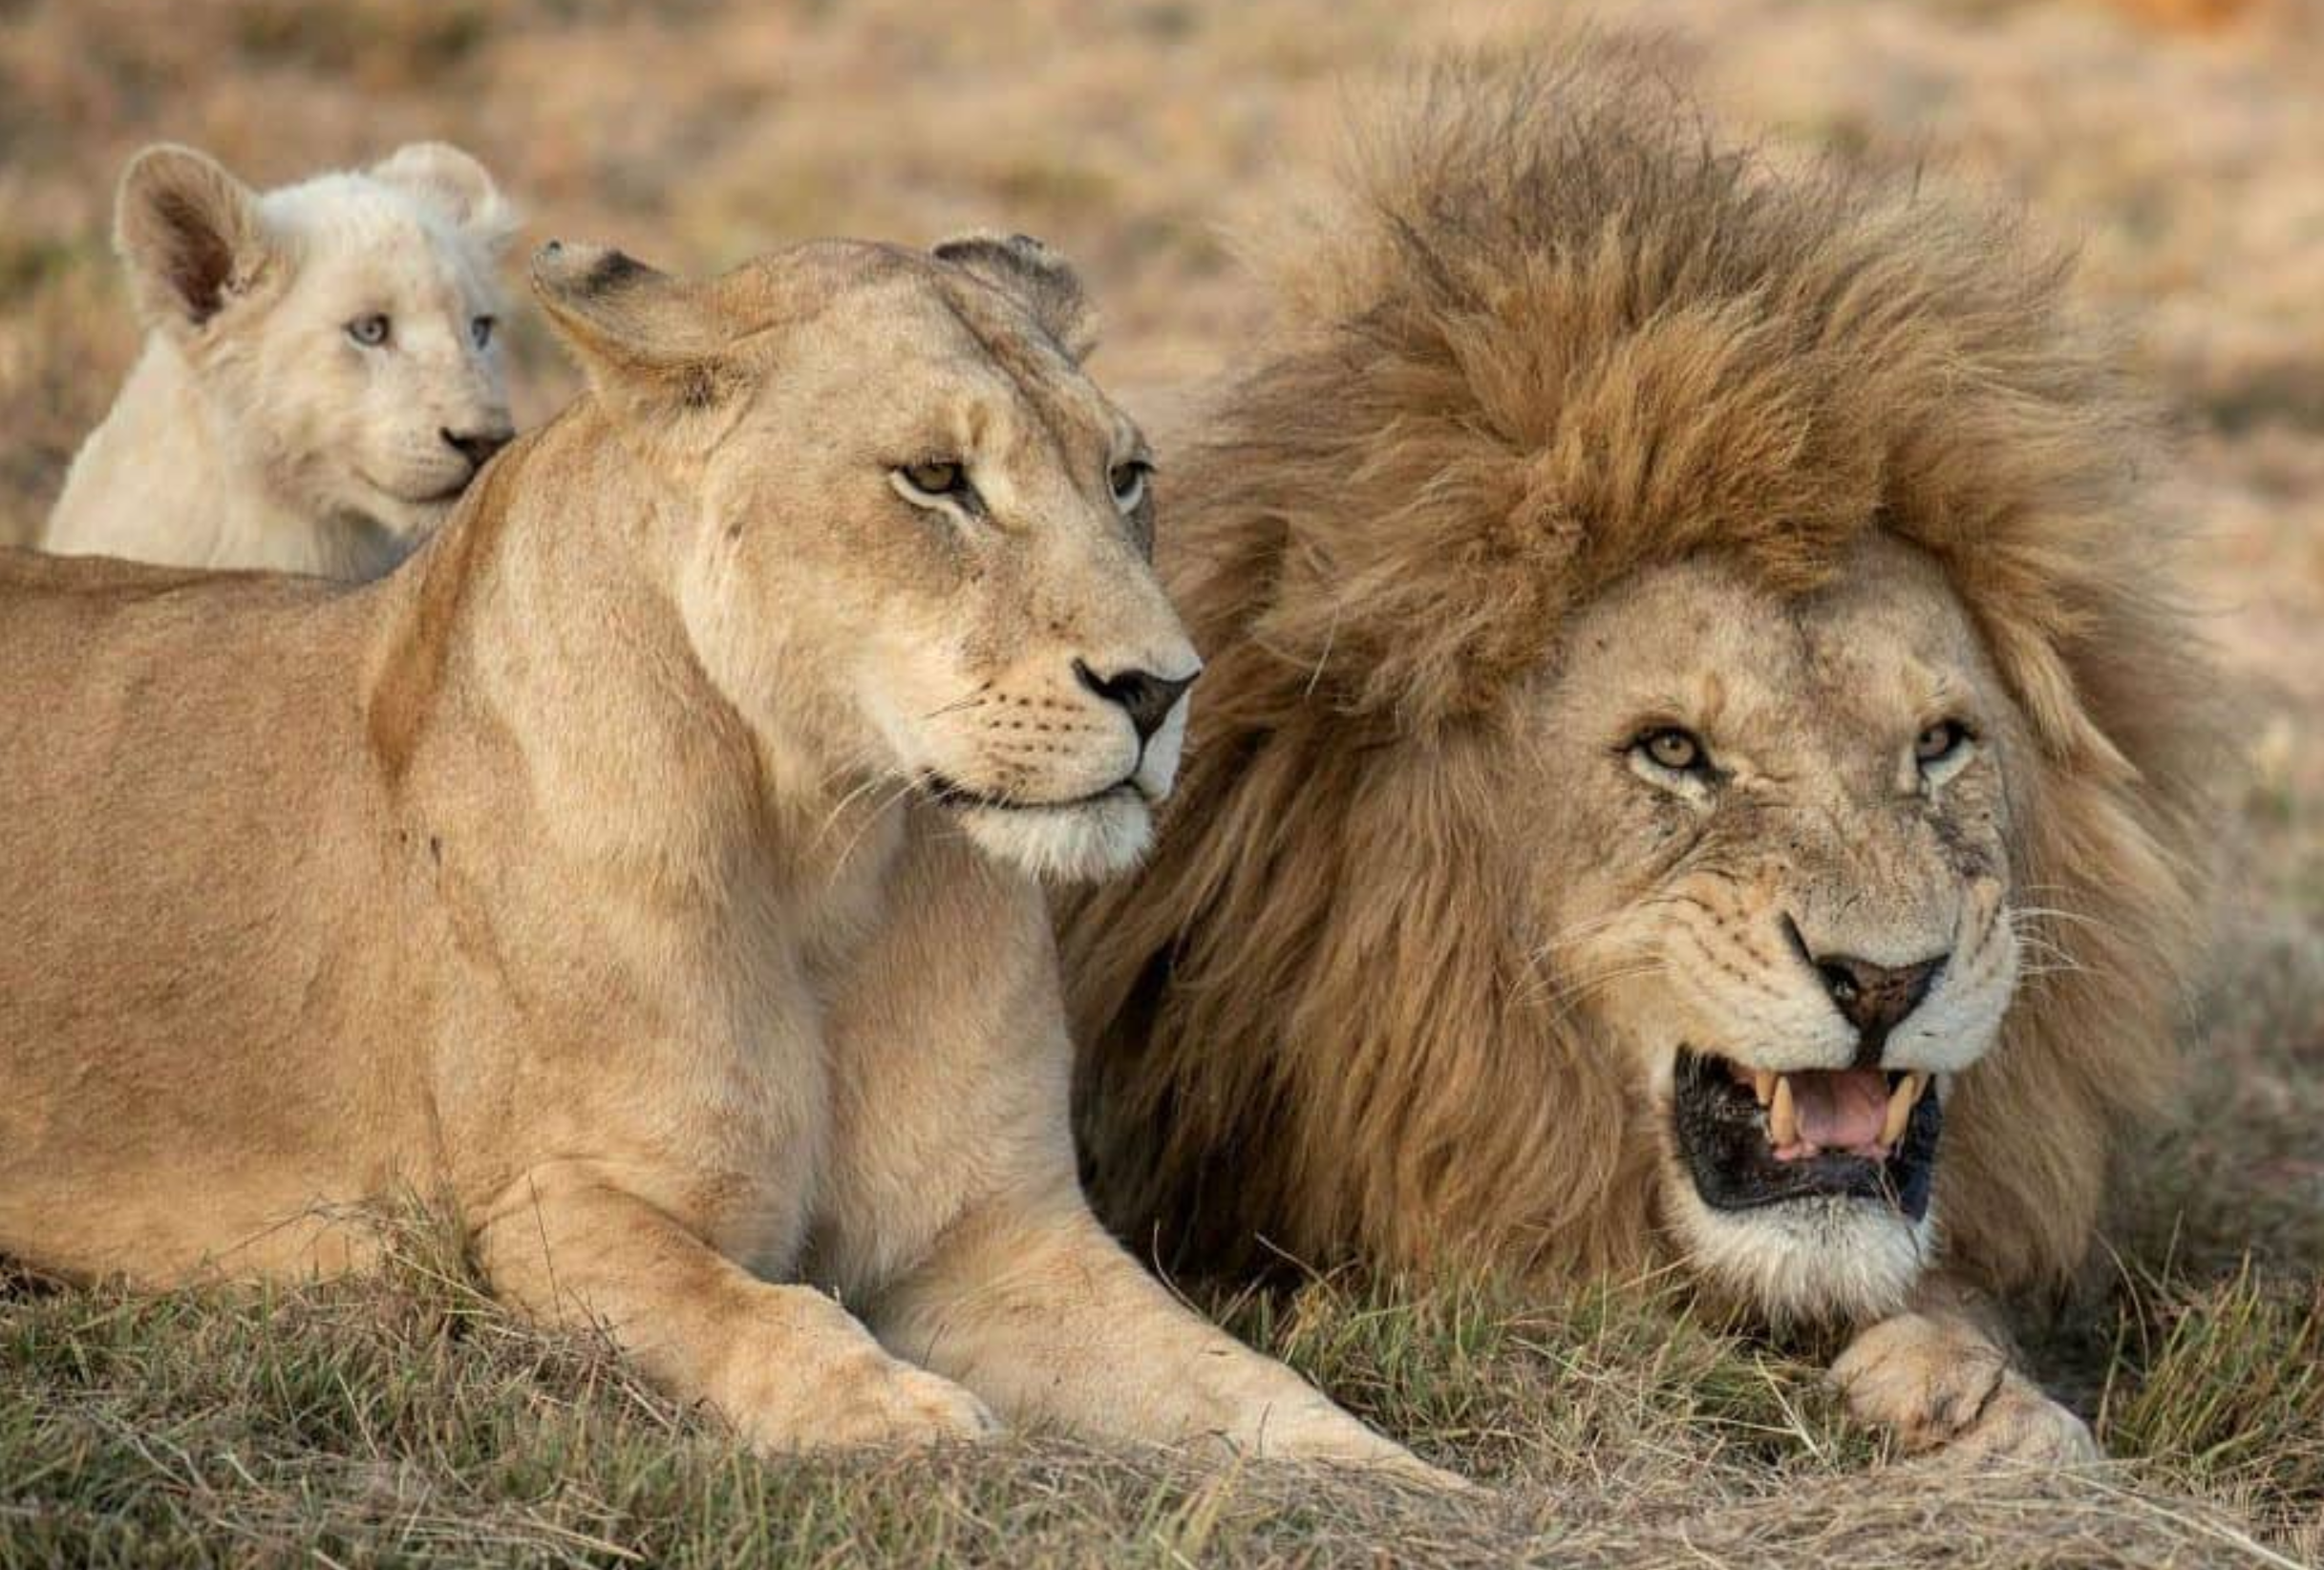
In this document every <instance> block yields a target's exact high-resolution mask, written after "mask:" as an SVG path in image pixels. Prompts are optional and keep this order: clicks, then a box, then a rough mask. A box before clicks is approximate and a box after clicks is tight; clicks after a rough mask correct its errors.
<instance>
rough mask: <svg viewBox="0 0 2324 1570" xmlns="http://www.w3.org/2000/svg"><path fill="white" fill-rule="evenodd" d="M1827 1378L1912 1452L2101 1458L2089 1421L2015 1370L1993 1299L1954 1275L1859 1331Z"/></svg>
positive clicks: (2064, 1461) (2063, 1460)
mask: <svg viewBox="0 0 2324 1570" xmlns="http://www.w3.org/2000/svg"><path fill="white" fill-rule="evenodd" d="M1831 1377H1832V1382H1833V1384H1834V1385H1836V1386H1837V1387H1838V1388H1839V1390H1840V1392H1841V1394H1842V1396H1843V1397H1844V1399H1845V1401H1846V1402H1847V1406H1848V1411H1850V1412H1851V1413H1853V1414H1854V1415H1855V1416H1856V1417H1857V1418H1858V1419H1859V1420H1860V1421H1862V1422H1866V1423H1869V1424H1872V1425H1874V1426H1875V1427H1878V1428H1883V1429H1887V1430H1888V1431H1889V1432H1892V1433H1894V1434H1895V1435H1896V1436H1897V1438H1898V1440H1899V1441H1900V1442H1901V1443H1902V1444H1903V1445H1904V1447H1905V1449H1906V1450H1907V1451H1908V1452H1910V1453H1943V1454H1944V1455H1945V1456H1947V1457H1949V1458H1960V1459H1974V1458H1977V1457H1981V1456H1988V1455H1997V1456H2007V1457H2010V1458H2013V1459H2016V1460H2022V1461H2035V1462H2042V1463H2047V1464H2052V1465H2061V1466H2062V1465H2073V1464H2076V1463H2079V1462H2085V1461H2092V1460H2096V1459H2097V1458H2098V1455H2099V1450H2098V1445H2097V1442H2096V1441H2095V1440H2093V1439H2092V1438H2091V1435H2090V1429H2089V1426H2088V1425H2087V1424H2085V1423H2084V1422H2083V1421H2082V1420H2081V1419H2080V1418H2079V1417H2077V1416H2076V1415H2075V1414H2074V1413H2073V1412H2071V1411H2067V1410H2066V1408H2065V1407H2063V1406H2061V1405H2060V1404H2058V1403H2057V1401H2055V1400H2053V1399H2052V1398H2051V1397H2050V1396H2049V1395H2048V1394H2047V1393H2046V1392H2044V1391H2043V1390H2042V1389H2041V1387H2040V1386H2038V1385H2036V1384H2035V1383H2034V1381H2033V1380H2032V1379H2030V1378H2028V1377H2027V1376H2026V1375H2025V1373H2024V1372H2023V1371H2022V1370H2021V1369H2019V1368H2017V1366H2016V1363H2015V1355H2014V1353H2013V1351H2012V1348H2011V1347H2010V1344H2009V1339H2008V1336H2007V1334H2006V1333H2005V1332H2004V1330H2003V1329H2002V1326H2001V1323H2000V1316H1999V1314H1998V1313H1997V1312H1996V1311H1995V1309H1994V1305H1992V1304H1991V1303H1990V1302H1988V1301H1987V1300H1985V1299H1984V1298H1983V1296H1982V1295H1980V1294H1978V1293H1977V1292H1975V1291H1973V1290H1972V1289H1970V1288H1968V1287H1966V1286H1963V1285H1961V1284H1958V1283H1956V1282H1951V1281H1949V1280H1946V1279H1943V1278H1938V1279H1936V1280H1933V1281H1931V1282H1930V1283H1929V1284H1926V1285H1924V1286H1923V1287H1922V1288H1921V1290H1920V1292H1919V1293H1918V1294H1917V1295H1916V1298H1915V1301H1914V1303H1913V1305H1911V1306H1910V1307H1909V1308H1908V1309H1907V1310H1906V1311H1905V1312H1903V1313H1901V1314H1897V1315H1894V1316H1892V1317H1890V1318H1888V1319H1885V1320H1882V1321H1880V1322H1878V1323H1877V1324H1875V1325H1872V1326H1869V1327H1868V1328H1866V1329H1865V1330H1863V1331H1862V1332H1860V1333H1859V1334H1858V1335H1857V1337H1856V1339H1855V1340H1854V1341H1853V1342H1851V1343H1850V1344H1849V1345H1848V1347H1847V1349H1846V1350H1845V1351H1844V1352H1842V1353H1841V1355H1840V1358H1839V1360H1838V1361H1837V1362H1835V1363H1834V1364H1833V1365H1832V1373H1831Z"/></svg>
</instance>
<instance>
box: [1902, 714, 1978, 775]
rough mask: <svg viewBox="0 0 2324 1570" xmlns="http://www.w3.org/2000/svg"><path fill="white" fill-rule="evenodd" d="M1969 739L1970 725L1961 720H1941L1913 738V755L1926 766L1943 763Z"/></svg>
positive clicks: (1915, 759)
mask: <svg viewBox="0 0 2324 1570" xmlns="http://www.w3.org/2000/svg"><path fill="white" fill-rule="evenodd" d="M1968 740H1969V727H1967V726H1965V725H1963V724H1962V723H1961V722H1960V721H1959V720H1939V721H1937V722H1936V723H1935V724H1934V725H1931V726H1930V727H1929V729H1928V730H1926V731H1923V732H1921V733H1920V734H1919V735H1917V736H1915V737H1913V738H1912V756H1913V759H1914V761H1916V762H1918V763H1920V764H1922V765H1924V766H1926V765H1928V764H1931V763H1942V762H1944V761H1945V760H1946V759H1947V758H1949V757H1951V756H1952V754H1953V753H1957V752H1959V751H1960V750H1961V746H1962V744H1963V743H1964V742H1966V741H1968Z"/></svg>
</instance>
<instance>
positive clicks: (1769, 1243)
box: [1664, 1166, 1936, 1329]
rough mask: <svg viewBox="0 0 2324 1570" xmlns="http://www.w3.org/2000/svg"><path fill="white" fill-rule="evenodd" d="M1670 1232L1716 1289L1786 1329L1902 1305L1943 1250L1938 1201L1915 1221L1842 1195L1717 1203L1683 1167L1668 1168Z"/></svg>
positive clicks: (1691, 1265)
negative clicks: (1707, 1199) (1752, 1204)
mask: <svg viewBox="0 0 2324 1570" xmlns="http://www.w3.org/2000/svg"><path fill="white" fill-rule="evenodd" d="M1664 1181H1665V1184H1666V1192H1667V1193H1668V1194H1669V1196H1670V1199H1671V1202H1670V1204H1669V1206H1668V1207H1667V1208H1668V1214H1669V1220H1670V1228H1671V1233H1672V1241H1673V1242H1674V1245H1675V1246H1676V1248H1677V1250H1678V1253H1679V1256H1680V1258H1681V1259H1682V1260H1684V1262H1685V1263H1686V1266H1687V1268H1688V1269H1689V1270H1691V1271H1692V1272H1693V1273H1694V1274H1695V1276H1696V1278H1698V1279H1699V1280H1700V1281H1701V1282H1702V1283H1703V1284H1705V1285H1706V1286H1707V1287H1709V1288H1710V1290H1711V1291H1712V1292H1713V1293H1714V1294H1715V1295H1716V1296H1718V1297H1721V1298H1723V1299H1725V1300H1727V1301H1729V1302H1731V1303H1734V1304H1736V1305H1738V1306H1742V1307H1747V1308H1751V1309H1755V1310H1756V1311H1757V1312H1758V1313H1759V1314H1760V1315H1761V1316H1762V1317H1763V1318H1764V1319H1765V1320H1766V1322H1767V1323H1768V1324H1769V1325H1770V1326H1775V1327H1776V1328H1779V1329H1781V1328H1785V1327H1789V1326H1824V1325H1845V1324H1865V1323H1867V1322H1869V1321H1871V1320H1875V1319H1883V1318H1886V1317H1887V1316H1888V1315H1890V1314H1894V1313H1898V1312H1900V1311H1902V1309H1903V1308H1904V1307H1905V1305H1906V1301H1907V1299H1908V1297H1909V1296H1910V1295H1911V1292H1912V1288H1913V1286H1914V1284H1916V1283H1918V1282H1919V1280H1920V1278H1921V1272H1922V1271H1923V1270H1924V1269H1926V1268H1927V1267H1928V1265H1929V1263H1930V1261H1931V1259H1933V1258H1934V1255H1935V1248H1936V1209H1935V1206H1934V1205H1933V1204H1932V1205H1931V1206H1930V1209H1929V1211H1928V1212H1927V1213H1926V1214H1924V1215H1923V1216H1922V1217H1921V1218H1920V1220H1917V1221H1916V1220H1908V1219H1906V1218H1905V1217H1903V1216H1900V1215H1898V1214H1897V1213H1896V1212H1895V1211H1894V1210H1892V1209H1890V1208H1888V1207H1887V1206H1886V1205H1884V1204H1881V1203H1880V1202H1879V1201H1877V1200H1871V1199H1856V1198H1849V1197H1843V1196H1834V1197H1831V1198H1828V1199H1791V1200H1786V1201H1784V1202H1783V1203H1780V1204H1772V1205H1766V1206H1762V1207H1760V1208H1759V1209H1756V1210H1736V1211H1729V1210H1714V1209H1713V1208H1712V1207H1711V1206H1709V1205H1707V1204H1705V1203H1704V1202H1703V1200H1702V1199H1701V1197H1700V1196H1699V1195H1697V1194H1696V1193H1695V1185H1694V1183H1693V1181H1692V1180H1690V1179H1689V1178H1688V1177H1687V1175H1686V1174H1685V1172H1684V1171H1683V1170H1680V1169H1678V1168H1677V1167H1676V1166H1673V1167H1671V1168H1670V1169H1668V1170H1666V1172H1665V1175H1664Z"/></svg>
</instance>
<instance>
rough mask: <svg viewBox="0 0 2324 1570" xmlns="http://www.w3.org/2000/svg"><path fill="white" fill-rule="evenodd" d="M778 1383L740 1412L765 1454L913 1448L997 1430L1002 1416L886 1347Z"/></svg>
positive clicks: (745, 1429) (743, 1424)
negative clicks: (816, 1374) (819, 1373)
mask: <svg viewBox="0 0 2324 1570" xmlns="http://www.w3.org/2000/svg"><path fill="white" fill-rule="evenodd" d="M771 1383H775V1382H771ZM778 1383H779V1385H780V1387H781V1388H780V1389H777V1390H768V1391H767V1392H766V1396H765V1398H764V1399H763V1400H761V1401H759V1402H757V1403H756V1404H755V1408H754V1410H752V1411H746V1412H742V1413H738V1414H737V1420H738V1426H739V1427H740V1428H741V1429H742V1431H743V1432H744V1434H745V1435H746V1436H747V1437H748V1438H749V1440H750V1442H751V1445H752V1448H754V1449H756V1450H758V1451H761V1452H767V1453H776V1454H791V1453H798V1452H800V1451H810V1450H851V1449H857V1448H862V1447H870V1446H877V1447H881V1448H890V1449H913V1448H917V1447H920V1446H923V1445H937V1444H947V1443H959V1442H962V1441H968V1440H976V1439H986V1438H990V1437H991V1436H992V1435H993V1434H996V1433H998V1432H1000V1427H1001V1426H1000V1422H999V1420H998V1419H996V1418H995V1417H994V1416H993V1415H992V1412H991V1410H990V1409H989V1408H987V1407H986V1405H985V1404H984V1403H983V1402H982V1401H980V1400H978V1399H977V1398H976V1396H975V1395H974V1394H972V1393H971V1392H970V1390H968V1389H967V1388H965V1387H963V1386H960V1385H955V1384H953V1383H952V1382H951V1381H950V1380H949V1379H946V1378H943V1377H942V1376H940V1375H937V1374H932V1373H929V1372H928V1371H927V1369H925V1368H914V1367H913V1366H912V1365H910V1364H908V1363H906V1362H903V1361H901V1360H900V1359H897V1358H892V1357H889V1356H887V1355H885V1353H881V1352H865V1353H863V1354H861V1355H860V1356H857V1357H852V1358H849V1359H848V1360H847V1361H846V1362H845V1363H844V1364H843V1365H842V1366H840V1367H838V1368H830V1369H827V1370H825V1371H824V1374H823V1377H821V1378H819V1379H814V1380H809V1381H799V1380H792V1379H784V1380H780V1381H779V1382H778Z"/></svg>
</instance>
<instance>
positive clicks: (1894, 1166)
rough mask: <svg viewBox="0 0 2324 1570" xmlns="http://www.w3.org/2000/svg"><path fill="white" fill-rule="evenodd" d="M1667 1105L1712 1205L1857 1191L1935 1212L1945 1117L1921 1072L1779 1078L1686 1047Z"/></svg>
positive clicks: (1911, 1212) (1740, 1206) (1744, 1205)
mask: <svg viewBox="0 0 2324 1570" xmlns="http://www.w3.org/2000/svg"><path fill="white" fill-rule="evenodd" d="M1672 1113H1673V1118H1674V1124H1675V1128H1676V1133H1677V1136H1678V1149H1679V1152H1680V1154H1681V1155H1682V1156H1684V1157H1685V1158H1686V1163H1687V1170H1688V1171H1689V1173H1690V1174H1691V1175H1692V1176H1693V1177H1694V1179H1695V1192H1696V1193H1697V1194H1699V1195H1700V1196H1702V1200H1703V1202H1704V1203H1705V1204H1707V1205H1710V1206H1711V1207H1712V1208H1714V1209H1716V1210H1749V1209H1754V1208H1757V1207H1759V1206H1761V1205H1772V1204H1781V1203H1783V1202H1785V1201H1786V1200H1791V1199H1833V1198H1853V1199H1872V1200H1878V1201H1882V1202H1886V1203H1887V1204H1890V1205H1893V1206H1894V1207H1895V1208H1896V1209H1897V1210H1898V1211H1900V1212H1902V1213H1903V1214H1904V1215H1905V1216H1906V1217H1908V1219H1910V1220H1915V1221H1917V1220H1920V1219H1921V1218H1922V1217H1923V1216H1925V1215H1927V1214H1928V1211H1929V1191H1930V1184H1931V1183H1932V1181H1933V1180H1934V1178H1935V1176H1936V1149H1937V1135H1938V1132H1939V1131H1940V1130H1941V1129H1942V1127H1943V1125H1944V1121H1945V1114H1944V1111H1943V1109H1942V1108H1941V1107H1939V1106H1938V1104H1937V1093H1936V1087H1935V1085H1934V1083H1933V1082H1932V1081H1931V1080H1930V1076H1929V1075H1927V1074H1925V1073H1918V1072H1890V1071H1885V1070H1881V1069H1817V1070H1803V1071H1795V1072H1792V1073H1788V1074H1778V1073H1774V1072H1771V1071H1767V1070H1753V1069H1749V1068H1746V1067H1744V1066H1743V1065H1741V1064H1738V1063H1734V1062H1731V1061H1729V1060H1728V1059H1725V1058H1720V1057H1713V1056H1709V1055H1706V1054H1699V1053H1695V1052H1690V1051H1681V1052H1680V1053H1679V1054H1678V1066H1677V1071H1676V1074H1675V1076H1674V1083H1673V1089H1672Z"/></svg>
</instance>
